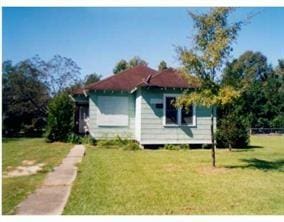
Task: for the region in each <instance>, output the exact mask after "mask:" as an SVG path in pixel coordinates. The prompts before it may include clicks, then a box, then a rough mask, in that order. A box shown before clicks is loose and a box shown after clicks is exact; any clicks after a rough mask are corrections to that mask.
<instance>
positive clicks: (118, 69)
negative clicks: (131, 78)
mask: <svg viewBox="0 0 284 222" xmlns="http://www.w3.org/2000/svg"><path fill="white" fill-rule="evenodd" d="M128 68H129V65H128V62H127V61H126V60H124V59H122V60H120V61H119V62H118V63H117V64H116V65H115V67H114V69H113V73H114V74H117V73H120V72H122V71H124V70H126V69H128Z"/></svg>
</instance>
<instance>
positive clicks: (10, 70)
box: [3, 60, 50, 135]
mask: <svg viewBox="0 0 284 222" xmlns="http://www.w3.org/2000/svg"><path fill="white" fill-rule="evenodd" d="M42 76H43V73H42V72H41V71H40V70H39V69H37V67H36V66H34V65H33V63H32V61H31V60H25V61H23V62H20V63H18V64H17V65H15V66H13V65H12V62H10V61H6V62H4V63H3V130H4V133H5V134H9V135H11V134H16V133H18V132H19V131H20V130H22V131H24V133H25V134H26V135H27V134H40V133H41V132H42V130H43V127H44V125H45V122H46V116H47V103H48V100H49V98H50V96H49V93H48V88H47V87H46V86H45V85H44V83H43V82H42V81H41V79H42Z"/></svg>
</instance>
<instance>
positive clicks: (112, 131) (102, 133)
mask: <svg viewBox="0 0 284 222" xmlns="http://www.w3.org/2000/svg"><path fill="white" fill-rule="evenodd" d="M99 96H112V97H113V96H119V97H121V96H124V97H126V98H128V126H99V125H98V124H97V114H98V97H99ZM134 130H135V93H134V94H128V93H126V92H98V91H97V92H91V93H90V94H89V131H90V134H91V135H92V137H94V138H95V139H112V138H115V137H116V136H120V137H121V138H129V139H134Z"/></svg>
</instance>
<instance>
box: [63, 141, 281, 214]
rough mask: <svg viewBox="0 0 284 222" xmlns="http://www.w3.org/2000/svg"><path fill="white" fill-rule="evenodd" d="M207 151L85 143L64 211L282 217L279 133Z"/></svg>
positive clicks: (74, 212)
mask: <svg viewBox="0 0 284 222" xmlns="http://www.w3.org/2000/svg"><path fill="white" fill-rule="evenodd" d="M251 144H252V147H251V148H248V149H239V150H233V152H229V151H228V150H218V151H217V165H218V168H216V169H212V168H211V167H210V166H211V159H210V150H182V151H175V150H143V151H125V150H117V149H95V148H93V147H88V149H87V154H86V157H85V159H84V160H83V162H82V163H81V165H80V169H79V173H78V177H77V179H76V181H75V184H74V185H73V189H72V193H71V196H70V198H69V201H68V204H67V206H66V208H65V212H64V213H65V214H81V215H82V214H284V189H283V187H284V173H283V172H284V145H283V144H284V137H283V136H282V137H281V136H259V137H256V136H255V137H252V138H251Z"/></svg>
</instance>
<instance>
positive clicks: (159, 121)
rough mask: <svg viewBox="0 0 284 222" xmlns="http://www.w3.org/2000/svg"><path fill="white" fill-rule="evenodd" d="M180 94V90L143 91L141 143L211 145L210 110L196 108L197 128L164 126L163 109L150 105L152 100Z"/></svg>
mask: <svg viewBox="0 0 284 222" xmlns="http://www.w3.org/2000/svg"><path fill="white" fill-rule="evenodd" d="M171 93H173V94H179V93H181V91H180V90H173V89H172V90H161V89H152V90H147V89H142V104H141V108H142V111H141V116H142V118H141V119H142V121H141V143H142V144H170V143H171V144H175V143H205V144H206V143H211V142H210V140H211V136H210V135H211V133H210V109H208V108H205V107H196V126H192V127H191V126H163V109H157V108H156V107H155V104H150V99H153V98H155V99H162V100H163V95H164V94H171Z"/></svg>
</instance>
